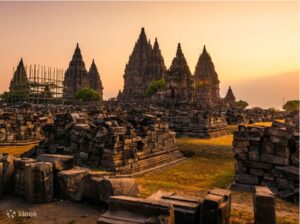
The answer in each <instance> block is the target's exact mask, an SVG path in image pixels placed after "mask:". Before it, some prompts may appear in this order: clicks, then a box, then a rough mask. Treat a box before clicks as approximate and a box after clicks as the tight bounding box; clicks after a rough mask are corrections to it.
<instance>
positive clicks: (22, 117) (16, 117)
mask: <svg viewBox="0 0 300 224" xmlns="http://www.w3.org/2000/svg"><path fill="white" fill-rule="evenodd" d="M51 120H52V117H51V116H48V115H47V114H42V113H39V112H38V111H31V110H18V111H17V110H5V111H3V110H2V111H0V144H12V143H15V142H18V143H22V142H24V143H25V142H32V141H38V140H40V139H41V138H42V131H41V128H42V126H43V125H45V124H46V123H49V122H51Z"/></svg>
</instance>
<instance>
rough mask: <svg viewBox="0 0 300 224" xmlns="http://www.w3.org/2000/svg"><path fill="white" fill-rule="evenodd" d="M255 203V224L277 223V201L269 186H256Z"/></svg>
mask: <svg viewBox="0 0 300 224" xmlns="http://www.w3.org/2000/svg"><path fill="white" fill-rule="evenodd" d="M253 203H254V204H253V208H254V220H255V224H266V223H268V224H275V223H276V201H275V197H274V195H273V193H272V192H271V191H270V189H269V188H267V187H262V186H256V187H255V193H254V194H253Z"/></svg>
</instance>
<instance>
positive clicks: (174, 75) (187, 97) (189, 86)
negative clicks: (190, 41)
mask: <svg viewBox="0 0 300 224" xmlns="http://www.w3.org/2000/svg"><path fill="white" fill-rule="evenodd" d="M164 79H165V81H166V88H165V89H164V90H162V91H161V92H160V93H158V94H159V95H160V96H159V97H160V100H163V101H166V102H169V103H171V104H184V103H191V102H192V100H193V77H192V74H191V71H190V69H189V66H188V64H187V61H186V59H185V57H184V54H183V52H182V49H181V45H180V44H178V47H177V52H176V56H175V57H174V59H173V61H172V64H171V67H170V69H169V70H168V72H167V75H166V76H165V77H164Z"/></svg>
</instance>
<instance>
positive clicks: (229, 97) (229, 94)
mask: <svg viewBox="0 0 300 224" xmlns="http://www.w3.org/2000/svg"><path fill="white" fill-rule="evenodd" d="M235 100H236V98H235V96H234V94H233V91H232V89H231V87H230V86H229V88H228V91H227V93H226V96H225V97H224V102H225V103H227V104H229V105H231V106H232V105H234V104H235Z"/></svg>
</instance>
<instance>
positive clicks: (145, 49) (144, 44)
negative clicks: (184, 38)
mask: <svg viewBox="0 0 300 224" xmlns="http://www.w3.org/2000/svg"><path fill="white" fill-rule="evenodd" d="M165 73H166V66H165V64H164V59H163V57H162V55H161V51H160V49H159V45H158V42H157V40H155V43H154V47H153V48H152V46H151V43H150V41H147V36H146V33H145V29H144V28H142V30H141V33H140V36H139V38H138V40H137V42H136V43H135V46H134V49H133V51H132V53H131V55H130V56H129V61H128V63H127V64H126V67H125V73H124V76H123V77H124V89H123V92H122V97H121V98H122V99H123V100H126V101H139V100H143V99H144V98H145V93H146V90H147V88H148V85H149V84H150V83H151V82H152V81H153V80H158V79H161V78H162V77H163V76H164V75H165Z"/></svg>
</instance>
